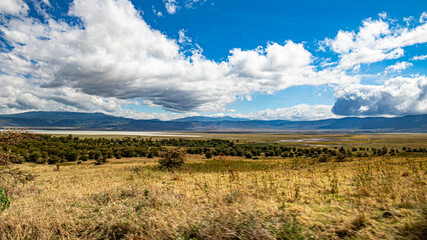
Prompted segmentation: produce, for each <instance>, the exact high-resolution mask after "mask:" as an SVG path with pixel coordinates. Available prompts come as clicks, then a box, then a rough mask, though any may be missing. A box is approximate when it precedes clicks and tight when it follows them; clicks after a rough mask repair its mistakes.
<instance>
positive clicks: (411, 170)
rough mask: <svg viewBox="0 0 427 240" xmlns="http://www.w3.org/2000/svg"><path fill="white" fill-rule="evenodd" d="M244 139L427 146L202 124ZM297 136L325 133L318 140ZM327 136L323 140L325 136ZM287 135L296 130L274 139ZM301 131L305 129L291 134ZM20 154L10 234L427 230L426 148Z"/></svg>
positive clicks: (415, 140)
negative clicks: (60, 158)
mask: <svg viewBox="0 0 427 240" xmlns="http://www.w3.org/2000/svg"><path fill="white" fill-rule="evenodd" d="M202 135H203V138H219V139H227V140H231V141H235V142H236V144H258V143H267V144H278V145H286V146H291V147H328V148H333V147H336V148H337V147H341V146H343V147H345V148H350V147H357V148H359V147H370V148H372V147H375V148H381V147H384V146H385V147H387V148H396V149H402V147H410V148H420V147H424V148H425V147H427V135H425V134H325V133H323V134H309V133H307V134H249V133H246V134H213V133H212V134H202ZM301 139H320V140H316V141H317V142H316V141H314V142H310V141H306V140H304V141H300V140H301ZM325 139H326V140H325ZM280 140H292V141H288V142H281V143H276V142H277V141H280ZM295 140H297V141H295ZM94 162H95V161H93V160H89V161H84V162H80V163H79V164H77V162H64V163H61V164H57V165H47V164H35V163H23V164H17V165H16V167H17V168H19V169H20V170H22V171H24V172H26V173H31V174H32V175H34V176H35V178H34V180H32V181H30V182H28V183H26V184H20V183H12V182H11V183H10V185H9V188H8V189H7V194H8V196H9V198H10V202H11V205H10V208H8V209H6V210H5V211H3V212H1V214H0V221H1V231H2V236H3V237H4V238H5V239H423V238H424V239H425V237H426V236H427V202H426V197H427V196H426V195H427V185H426V184H427V157H426V154H425V153H423V154H422V153H400V154H396V155H384V156H367V157H346V158H344V159H337V158H335V157H330V158H328V159H327V160H323V161H318V160H317V159H314V158H308V157H295V158H283V157H280V156H273V157H265V156H263V155H261V156H259V157H258V158H257V159H246V158H244V157H238V156H214V157H212V158H211V159H206V158H205V155H197V154H191V155H190V154H188V155H187V156H186V162H185V164H184V165H183V166H182V167H181V168H180V169H177V170H173V171H164V170H160V169H159V168H158V158H157V157H154V158H146V157H135V158H121V159H108V162H107V163H104V164H101V165H95V164H93V163H94Z"/></svg>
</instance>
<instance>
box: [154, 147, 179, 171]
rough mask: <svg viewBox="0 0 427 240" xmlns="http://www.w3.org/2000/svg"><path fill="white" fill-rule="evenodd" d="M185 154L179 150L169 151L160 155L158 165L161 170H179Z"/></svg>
mask: <svg viewBox="0 0 427 240" xmlns="http://www.w3.org/2000/svg"><path fill="white" fill-rule="evenodd" d="M184 160H185V152H184V151H183V150H181V149H171V150H168V151H165V152H162V153H160V159H159V164H160V168H161V169H174V168H179V167H181V166H182V164H184Z"/></svg>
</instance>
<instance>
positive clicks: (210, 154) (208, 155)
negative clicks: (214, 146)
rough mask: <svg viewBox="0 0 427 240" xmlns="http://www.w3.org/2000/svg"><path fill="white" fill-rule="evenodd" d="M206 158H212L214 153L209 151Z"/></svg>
mask: <svg viewBox="0 0 427 240" xmlns="http://www.w3.org/2000/svg"><path fill="white" fill-rule="evenodd" d="M205 157H206V158H208V159H209V158H212V152H211V151H207V152H206V153H205Z"/></svg>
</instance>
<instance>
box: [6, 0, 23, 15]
mask: <svg viewBox="0 0 427 240" xmlns="http://www.w3.org/2000/svg"><path fill="white" fill-rule="evenodd" d="M27 11H28V6H27V4H25V2H24V1H23V0H1V1H0V14H1V13H3V14H4V13H6V14H20V13H26V12H27Z"/></svg>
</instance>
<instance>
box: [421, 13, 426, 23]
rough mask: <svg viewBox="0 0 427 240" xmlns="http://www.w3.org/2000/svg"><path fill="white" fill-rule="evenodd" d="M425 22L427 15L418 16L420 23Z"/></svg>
mask: <svg viewBox="0 0 427 240" xmlns="http://www.w3.org/2000/svg"><path fill="white" fill-rule="evenodd" d="M426 21H427V13H426V12H423V13H422V14H421V16H420V23H424V22H426Z"/></svg>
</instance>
